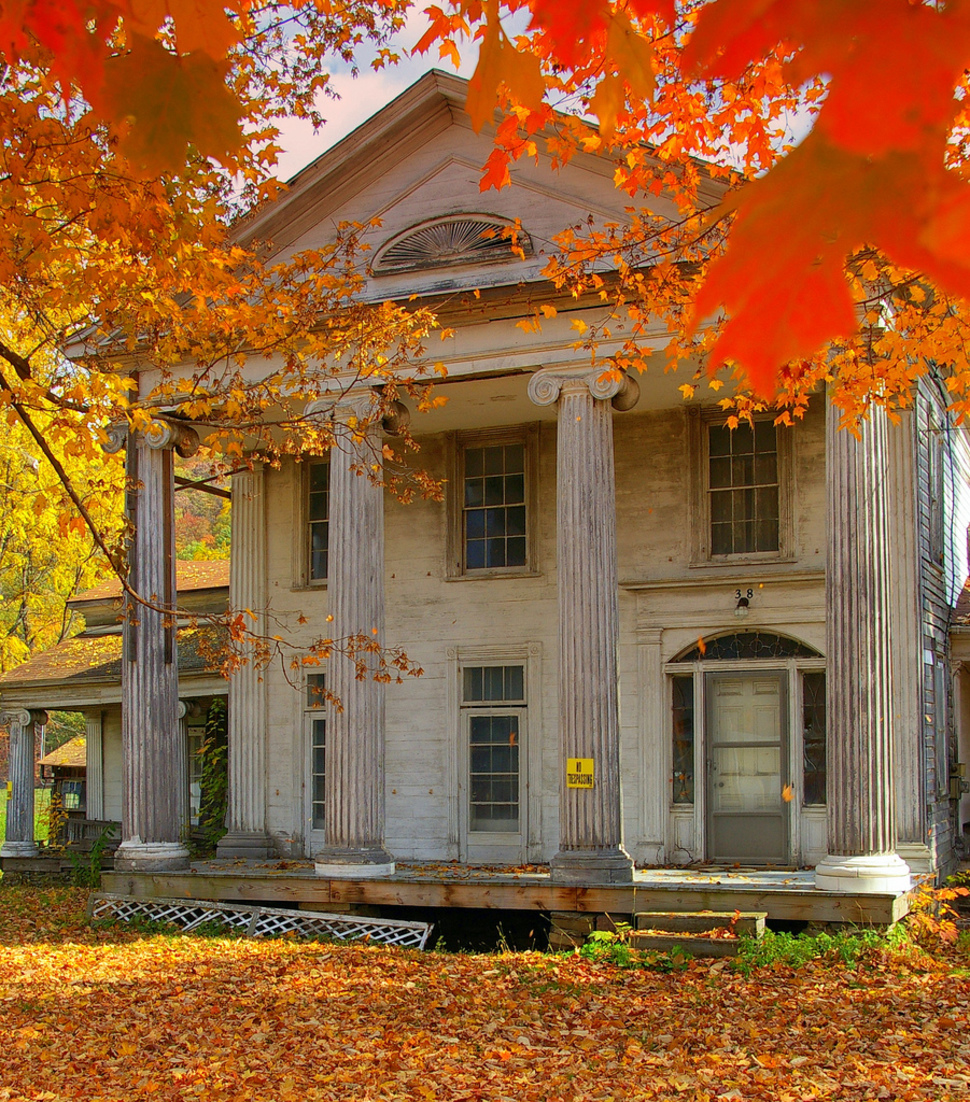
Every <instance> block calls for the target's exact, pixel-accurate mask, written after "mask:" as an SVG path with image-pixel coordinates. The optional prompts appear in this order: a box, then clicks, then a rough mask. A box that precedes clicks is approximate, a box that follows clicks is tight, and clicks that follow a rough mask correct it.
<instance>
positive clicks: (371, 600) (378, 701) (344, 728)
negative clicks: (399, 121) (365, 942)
mask: <svg viewBox="0 0 970 1102" xmlns="http://www.w3.org/2000/svg"><path fill="white" fill-rule="evenodd" d="M378 408H379V407H378V406H377V404H376V400H375V398H374V397H373V396H372V394H371V393H370V392H369V391H367V392H364V393H358V394H350V395H347V396H345V397H342V398H341V399H340V400H339V404H338V407H337V409H336V410H335V411H334V418H335V420H336V421H338V422H340V423H342V424H343V425H344V426H348V424H350V425H355V426H356V425H358V423H359V422H363V421H364V419H366V418H375V416H376V417H377V419H376V420H375V421H374V422H373V423H371V424H370V425H369V426H368V425H360V426H359V427H357V428H347V429H346V430H345V431H341V432H339V433H338V442H337V444H335V445H334V447H333V449H332V450H331V452H330V561H329V576H328V579H327V599H328V607H329V611H330V614H331V615H332V616H333V621H332V623H331V624H330V625H329V631H330V632H331V633H332V635H333V638H334V639H337V640H345V639H347V638H348V637H356V638H357V639H358V640H359V641H361V642H367V641H372V642H374V641H376V642H379V643H380V644H381V645H383V643H384V491H383V488H382V487H381V486H378V485H375V484H374V483H373V482H372V481H371V479H370V478H369V477H368V473H379V471H380V463H381V422H380V419H379V416H378V415H377V410H378ZM375 468H376V471H375ZM358 657H359V659H360V660H361V661H362V662H363V664H364V667H365V676H364V677H363V678H360V679H359V678H358V676H357V675H358V667H357V665H356V664H355V662H354V661H353V660H352V659H351V658H350V657H348V656H347V655H346V654H334V655H333V656H332V657H331V659H330V662H329V665H328V672H327V688H328V689H330V690H331V691H332V692H333V693H334V694H335V695H336V697H337V698H338V700H339V701H340V709H339V710H338V709H337V708H335V707H333V706H328V709H327V749H326V754H327V761H326V765H327V775H326V808H325V812H324V824H325V836H326V843H325V845H324V846H323V848H322V849H321V850H319V851H318V852H317V853H316V854H314V864H315V867H316V871H317V874H318V875H320V876H344V877H377V876H388V875H390V874H391V873H393V872H394V859H393V857H391V855H390V854H389V853H388V852H387V851H386V850H385V848H384V684H383V682H381V681H376V680H375V679H374V677H373V676H371V674H372V673H373V672H374V671H375V669H376V662H375V661H374V656H368V655H367V654H366V653H360V654H359V656H358Z"/></svg>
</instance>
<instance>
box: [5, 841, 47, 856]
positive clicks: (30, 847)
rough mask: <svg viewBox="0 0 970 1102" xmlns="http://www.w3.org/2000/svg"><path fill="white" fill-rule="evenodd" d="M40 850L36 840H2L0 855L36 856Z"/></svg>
mask: <svg viewBox="0 0 970 1102" xmlns="http://www.w3.org/2000/svg"><path fill="white" fill-rule="evenodd" d="M39 852H40V851H39V850H38V848H37V843H36V842H4V843H3V845H2V846H0V857H36V856H37V854H38V853H39Z"/></svg>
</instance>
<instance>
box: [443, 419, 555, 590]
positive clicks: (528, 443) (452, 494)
mask: <svg viewBox="0 0 970 1102" xmlns="http://www.w3.org/2000/svg"><path fill="white" fill-rule="evenodd" d="M510 444H521V445H522V447H523V450H524V463H523V468H524V475H525V494H524V498H525V501H524V504H525V563H524V564H523V565H521V566H487V567H471V568H470V567H468V566H467V564H466V553H465V533H464V512H465V510H464V492H465V454H466V452H467V450H468V449H469V448H483V447H486V448H487V447H497V446H507V445H510ZM450 450H451V455H450V462H449V476H450V477H449V482H450V491H449V493H448V495H447V499H448V540H447V551H446V554H447V560H446V565H445V579H446V580H447V581H469V580H472V579H481V578H523V577H525V578H534V577H537V576H538V575H539V562H538V554H537V551H538V548H537V544H538V538H537V537H538V493H537V488H538V454H539V425H538V423H532V424H528V425H513V426H510V427H503V428H497V429H480V430H474V431H462V432H456V433H454V434H452V436H451V439H450Z"/></svg>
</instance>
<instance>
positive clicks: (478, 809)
mask: <svg viewBox="0 0 970 1102" xmlns="http://www.w3.org/2000/svg"><path fill="white" fill-rule="evenodd" d="M524 726H525V709H522V708H489V709H482V710H476V711H474V712H471V711H470V712H467V713H466V715H465V754H466V757H465V768H464V770H463V772H464V777H463V783H462V785H461V786H460V787H461V794H462V804H463V807H462V820H463V821H462V828H463V829H462V836H463V837H462V842H463V845H462V851H463V852H462V858H463V860H465V861H468V862H469V863H471V864H482V865H508V864H512V865H518V864H521V863H522V862H523V861H524V860H525V840H526V824H525V813H526V806H527V802H526V786H525V776H524V770H523V766H524V764H525V755H524V750H525V747H524V737H523V736H524V734H525V731H524Z"/></svg>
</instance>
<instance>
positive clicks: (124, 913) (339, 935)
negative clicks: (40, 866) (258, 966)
mask: <svg viewBox="0 0 970 1102" xmlns="http://www.w3.org/2000/svg"><path fill="white" fill-rule="evenodd" d="M88 918H89V919H90V920H91V921H92V922H106V921H110V922H131V921H132V919H136V920H137V919H143V920H144V921H146V922H168V923H171V925H173V926H178V927H179V928H180V929H181V930H183V931H185V932H186V933H187V932H188V931H190V930H195V929H196V928H197V927H199V926H203V925H205V924H207V923H219V924H220V925H223V926H226V927H229V928H230V929H233V930H242V931H244V932H245V934H246V936H247V937H282V936H285V935H287V934H295V935H296V936H297V937H312V938H331V939H334V940H337V941H373V942H378V943H379V944H381V945H398V946H401V947H402V948H406V949H423V948H424V946H425V943H426V942H427V940H428V935H429V934H430V933H431V925H430V923H427V922H406V921H405V920H403V919H398V918H363V917H359V916H357V915H331V914H324V913H323V912H321V911H291V910H286V909H285V908H282V907H259V906H252V905H249V904H245V903H216V902H210V901H209V900H203V899H136V898H135V897H134V896H130V895H114V894H113V893H110V892H93V893H92V894H91V896H90V898H89V899H88Z"/></svg>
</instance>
